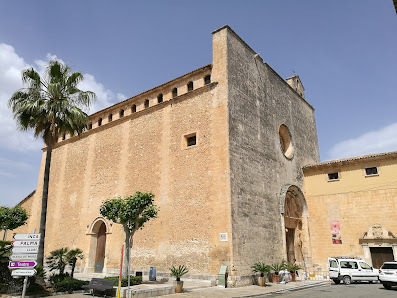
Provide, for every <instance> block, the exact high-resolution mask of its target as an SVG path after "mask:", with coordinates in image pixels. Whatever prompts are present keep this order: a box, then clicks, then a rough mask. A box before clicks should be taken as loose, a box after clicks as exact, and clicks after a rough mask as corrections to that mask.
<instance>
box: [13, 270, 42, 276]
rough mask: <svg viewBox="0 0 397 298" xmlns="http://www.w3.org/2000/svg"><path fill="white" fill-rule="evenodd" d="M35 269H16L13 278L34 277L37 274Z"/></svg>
mask: <svg viewBox="0 0 397 298" xmlns="http://www.w3.org/2000/svg"><path fill="white" fill-rule="evenodd" d="M36 272H37V271H36V270H35V269H16V270H12V271H11V275H12V276H33V275H35V274H36Z"/></svg>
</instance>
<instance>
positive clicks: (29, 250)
mask: <svg viewBox="0 0 397 298" xmlns="http://www.w3.org/2000/svg"><path fill="white" fill-rule="evenodd" d="M38 252H39V248H38V247H37V246H36V247H13V248H12V253H13V254H15V253H22V254H29V253H31V254H33V253H36V254H37V253H38Z"/></svg>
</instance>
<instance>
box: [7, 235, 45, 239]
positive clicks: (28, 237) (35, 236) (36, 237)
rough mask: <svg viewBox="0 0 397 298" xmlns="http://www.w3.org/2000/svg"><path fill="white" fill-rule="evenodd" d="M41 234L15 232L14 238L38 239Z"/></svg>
mask: <svg viewBox="0 0 397 298" xmlns="http://www.w3.org/2000/svg"><path fill="white" fill-rule="evenodd" d="M40 236H41V234H15V235H14V239H15V240H40Z"/></svg>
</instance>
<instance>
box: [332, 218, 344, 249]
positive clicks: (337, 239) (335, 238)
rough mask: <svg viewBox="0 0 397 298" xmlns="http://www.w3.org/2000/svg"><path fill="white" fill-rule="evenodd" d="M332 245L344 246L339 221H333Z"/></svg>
mask: <svg viewBox="0 0 397 298" xmlns="http://www.w3.org/2000/svg"><path fill="white" fill-rule="evenodd" d="M331 235H332V244H342V237H341V235H340V225H339V221H331Z"/></svg>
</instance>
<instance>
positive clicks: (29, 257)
mask: <svg viewBox="0 0 397 298" xmlns="http://www.w3.org/2000/svg"><path fill="white" fill-rule="evenodd" d="M10 260H11V261H36V260H37V254H13V255H11V256H10Z"/></svg>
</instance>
